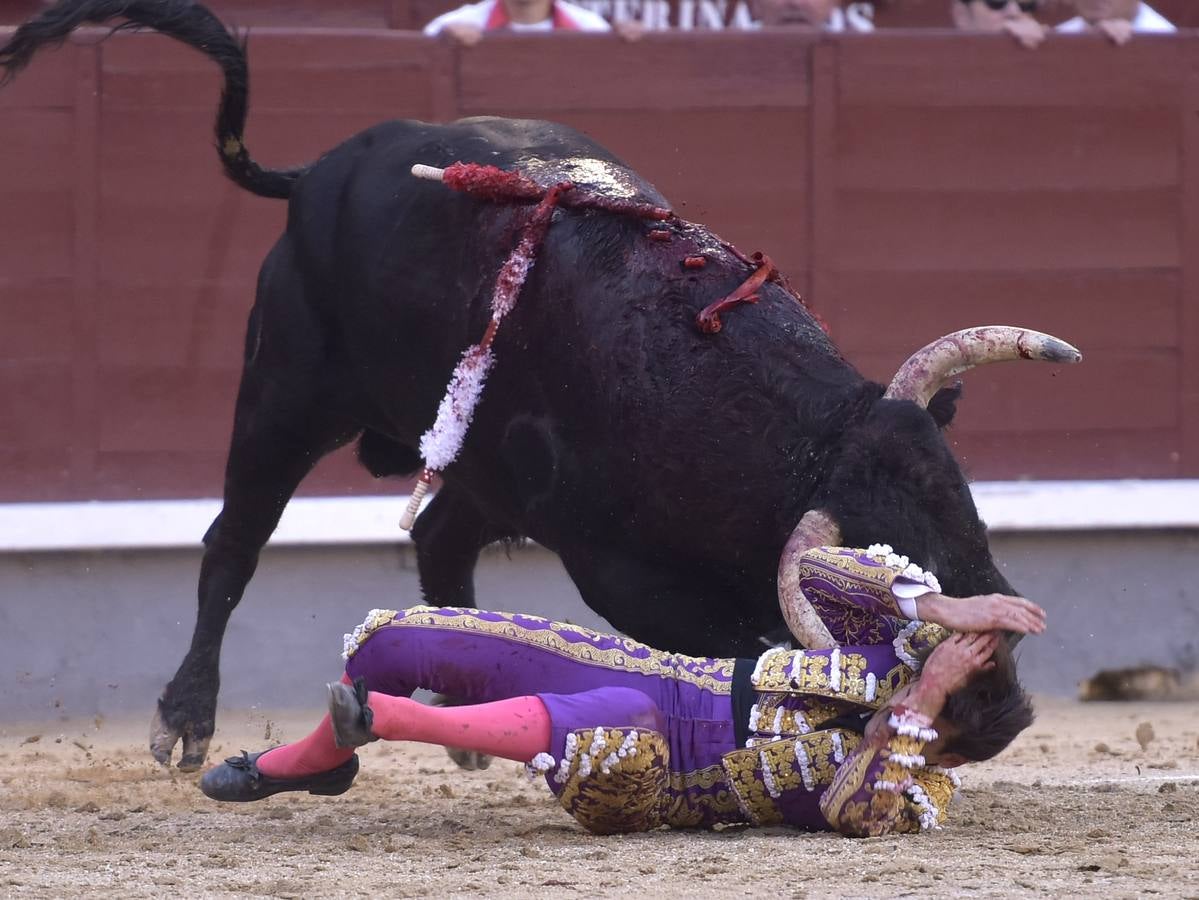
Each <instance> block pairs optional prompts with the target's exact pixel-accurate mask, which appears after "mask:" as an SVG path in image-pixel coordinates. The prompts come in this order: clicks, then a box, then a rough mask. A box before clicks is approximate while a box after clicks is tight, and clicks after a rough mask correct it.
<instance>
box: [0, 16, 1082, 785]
mask: <svg viewBox="0 0 1199 900" xmlns="http://www.w3.org/2000/svg"><path fill="white" fill-rule="evenodd" d="M122 17H123V18H124V19H125V21H126V22H127V23H130V24H131V25H133V26H138V27H149V28H154V29H156V30H159V31H161V32H164V33H167V34H170V35H171V36H173V37H175V38H177V39H179V40H182V41H184V42H186V43H188V44H190V45H192V46H193V47H196V48H197V49H199V50H201V51H202V52H204V53H206V54H208V55H209V56H210V57H211V58H213V59H214V60H215V61H216V62H217V63H218V64H220V65H221V67H222V69H223V70H224V72H225V91H224V93H223V95H222V99H221V104H220V108H219V113H218V118H217V142H218V149H219V151H220V154H221V159H222V163H223V164H224V166H225V170H226V172H227V173H228V174H229V176H230V177H231V178H233V180H234V181H236V182H237V183H238V184H239V185H241V186H242V187H244V188H246V189H248V190H250V191H252V192H254V193H256V194H259V195H261V196H271V197H280V198H282V197H288V198H290V206H289V216H288V223H287V228H286V230H285V232H284V233H283V235H282V236H281V237H280V238H279V240H278V242H277V243H276V244H275V246H274V248H273V249H272V250H271V251H270V253H269V255H268V256H267V258H266V261H265V262H264V264H263V266H262V271H261V275H260V278H259V282H258V291H257V297H256V299H255V302H254V306H253V309H252V310H251V312H250V317H249V326H248V331H247V338H246V345H245V368H244V373H243V376H242V382H241V387H240V390H239V393H238V398H237V408H236V415H235V420H234V427H233V436H232V440H231V443H230V449H229V459H228V465H227V469H226V474H225V486H224V506H223V509H222V511H221V514H220V515H219V516H218V517H217V519H216V521H214V522H213V523H212V526H211V528H210V529H209V530H208V533H207V534H206V535H205V538H204V543H205V546H206V550H205V553H204V559H203V564H202V566H201V571H200V583H199V612H198V616H197V621H196V629H195V633H194V636H193V639H192V644H191V647H190V649H189V650H188V652H187V655H186V657H185V658H184V660H183V662H182V664H181V665H180V667H179V670H178V672H177V673H176V674H175V677H174V678H173V679H172V680H171V682H170V683H169V684H168V685H167V687H166V689H165V691H164V693H163V695H162V698H161V700H160V702H159V710H158V713H157V715H156V717H155V725H154V731H153V734H152V736H151V745H152V747H151V748H152V750H153V752H154V754H155V756H156V757H157V758H158V759H159V760H160V761H162V762H168V761H169V760H170V758H171V755H172V751H173V748H174V746H175V744H176V743H177V742H178V741H179V740H181V739H182V741H183V751H182V759H181V761H180V763H179V765H180V766H181V767H184V768H190V767H196V766H198V765H199V764H200V763H201V762H202V761H203V758H204V756H205V754H206V752H207V747H208V743H209V741H210V739H211V736H212V733H213V728H214V722H215V708H216V697H217V690H218V680H219V676H218V661H219V654H220V647H221V640H222V637H223V635H224V631H225V626H226V623H227V622H228V619H229V615H230V613H231V612H232V610H233V608H234V607H235V606H236V605H237V603H238V601H239V600H240V598H241V596H242V592H243V590H244V589H245V587H246V584H247V582H248V581H249V579H250V577H251V576H252V574H253V572H254V568H255V565H256V563H257V560H258V554H259V551H260V549H261V548H262V546H263V545H264V544H265V542H266V540H267V538H268V537H269V536H270V534H271V532H272V531H273V530H274V528H275V526H276V524H277V522H278V520H279V516H280V514H281V513H282V511H283V508H284V506H285V505H286V503H287V501H288V499H289V498H290V497H291V496H292V493H293V492H294V491H295V489H296V487H297V485H298V484H299V483H300V481H301V480H302V479H303V478H304V476H305V475H306V474H307V473H308V471H309V470H310V469H311V468H312V466H313V464H314V463H315V462H316V461H317V460H318V459H319V458H320V457H321V456H322V455H324V454H326V453H328V452H329V451H331V450H333V449H334V448H336V447H338V446H340V445H343V444H345V443H347V442H349V441H351V440H354V439H355V438H360V444H359V453H360V457H361V459H362V461H363V463H364V464H365V465H366V466H367V467H368V468H369V469H370V470H371V471H372V472H374V473H375V474H376V475H390V474H410V473H413V472H415V471H417V470H418V469H419V468H420V466H421V459H420V456H419V454H418V451H417V449H416V448H417V447H418V442H419V438H420V436H421V434H422V432H424V431H425V429H426V428H428V427H429V425H430V424H431V422H432V419H433V417H434V413H435V411H436V409H437V406H438V403H439V401H440V399H441V397H442V395H443V392H444V390H445V387H446V383H447V379H448V377H449V375H450V372H451V371H452V370H453V368H454V366H455V364H456V362H457V360H458V358H459V355H460V354H461V353H462V351H463V350H464V349H465V348H466V347H468V346H469V345H471V344H472V343H475V342H476V341H478V340H479V338H480V336H481V335H482V334H483V332H484V329H485V327H486V324H487V321H488V318H489V310H488V302H489V298H490V294H491V291H492V288H493V285H494V281H495V277H496V273H497V270H498V268H499V266H500V264H501V263H502V262H503V260H504V258H505V257H506V255H507V253H508V252H509V250H510V249H511V248H512V246H513V243H514V241H515V239H516V236H517V234H518V232H519V227H520V225H521V223H523V222H524V221H525V219H526V218H527V216H528V213H529V209H530V207H529V206H528V205H511V204H495V203H489V202H481V201H478V200H474V199H472V198H470V197H467V196H464V195H462V194H459V193H455V192H453V191H451V190H449V189H448V188H446V187H444V186H442V185H440V184H436V183H431V182H424V181H418V180H417V179H415V178H413V177H412V176H411V174H410V169H411V167H412V165H413V164H414V163H425V164H431V165H435V166H445V165H448V164H450V163H452V162H455V161H459V160H462V161H471V162H480V163H488V164H492V165H495V166H500V167H503V168H517V169H521V170H523V171H525V172H526V173H528V174H530V176H531V177H533V178H535V179H536V180H537V181H539V182H541V183H550V182H556V181H559V180H562V179H571V180H573V181H574V182H576V183H577V184H579V185H581V186H586V187H589V188H592V189H594V190H596V191H599V192H605V193H607V194H609V195H615V196H625V195H632V196H634V197H636V198H638V199H641V200H644V201H648V202H651V203H654V204H659V205H662V206H666V205H667V202H666V200H665V199H664V198H663V197H662V196H661V195H660V194H658V192H657V191H656V190H655V189H654V188H653V187H652V186H651V185H650V184H649V183H648V182H646V181H645V180H644V179H642V178H640V177H639V176H638V175H637V174H636V173H634V172H632V171H630V170H629V169H628V168H626V167H625V166H624V165H623V164H622V163H621V162H620V161H619V160H618V159H616V158H615V157H614V156H612V155H611V154H610V153H609V152H608V151H606V150H605V149H603V148H602V147H600V146H598V145H596V144H595V143H593V142H592V141H590V140H588V139H587V138H586V137H584V136H582V135H580V134H578V133H577V132H575V131H573V130H571V129H569V128H567V127H565V126H562V125H556V124H552V123H547V122H533V121H511V120H504V119H470V120H465V121H461V122H455V123H453V124H449V125H430V124H426V123H423V122H408V121H401V122H387V123H384V124H381V125H378V126H376V127H374V128H371V129H369V130H367V131H364V132H363V133H361V134H359V135H357V136H355V137H353V138H351V139H350V140H348V141H346V142H345V143H343V144H341V145H340V146H338V147H336V148H335V149H333V150H332V151H330V152H329V153H328V154H326V155H325V156H324V157H322V158H321V159H320V160H319V162H317V163H315V164H313V165H311V166H309V167H304V168H299V169H294V170H287V171H280V170H267V169H262V168H261V167H259V166H258V165H257V164H256V163H254V162H253V160H252V159H251V158H250V157H249V154H248V153H247V151H246V150H245V147H244V145H243V143H242V140H241V135H242V131H243V126H244V122H245V115H246V104H247V95H248V91H247V75H246V64H245V56H244V48H243V47H242V46H240V45H239V44H238V42H237V41H236V40H235V39H234V38H233V37H232V36H231V35H230V34H229V33H228V32H227V31H226V29H225V28H224V26H223V25H221V23H220V22H219V21H218V20H217V19H216V18H215V17H214V16H213V15H212V14H211V13H210V12H209V11H207V10H206V9H204V8H203V7H201V6H197V5H194V4H192V3H188V2H183V0H134V2H130V0H65V2H61V3H59V4H57V5H55V6H52V7H50V8H49V9H47V10H46V11H44V12H43V13H42V14H41V15H39V16H38V17H36V18H35V19H33V20H31V21H30V22H27V23H26V24H25V25H23V26H22V27H21V28H20V29H19V30H18V31H17V32H16V34H15V35H14V37H13V38H12V40H11V41H10V42H9V43H8V44H7V45H6V46H5V47H4V48H0V65H3V66H4V67H5V74H6V76H11V75H13V74H14V73H15V72H16V71H17V70H19V69H20V68H21V67H22V66H24V65H25V64H26V63H27V62H28V60H29V58H30V57H31V55H32V54H33V52H34V51H35V50H36V49H37V48H38V47H39V46H41V45H43V44H45V43H54V42H59V41H61V40H62V39H63V38H64V37H65V36H66V35H67V34H69V33H70V31H71V30H72V29H73V28H75V27H76V26H78V25H80V24H83V23H85V22H95V23H102V22H106V21H108V20H110V19H114V18H122ZM661 227H664V228H665V230H667V231H668V232H670V240H669V241H658V240H649V239H648V238H647V231H648V230H649V229H650V228H661ZM692 255H694V256H703V257H705V259H706V264H705V265H704V266H703V267H702V268H687V267H685V266H684V265H683V264H682V260H683V259H684V257H686V256H692ZM751 271H752V270H751V267H750V266H748V265H747V264H746V262H745V261H744V260H743V259H742V258H739V257H738V255H735V254H734V253H733V252H731V251H730V250H729V249H728V248H727V247H725V246H723V245H722V244H721V242H720V241H719V240H718V239H717V238H715V237H714V236H713V235H712V234H711V233H710V232H709V231H707V230H706V229H704V228H702V227H699V226H694V225H688V224H686V223H681V222H678V221H672V222H669V223H667V224H666V225H665V226H661V225H651V224H648V223H646V222H644V221H641V220H639V219H636V218H633V217H628V216H621V215H615V214H612V213H608V212H598V211H580V210H569V209H563V210H559V211H558V212H557V213H556V214H555V218H554V221H553V224H552V226H551V227H550V229H549V232H548V237H547V238H546V240H545V243H544V247H543V248H542V252H541V255H540V257H539V259H538V261H537V263H536V266H535V268H534V270H533V272H532V274H531V275H530V277H529V280H528V282H527V284H526V285H525V288H524V290H523V292H522V294H521V295H520V298H519V303H518V305H517V306H516V309H515V311H514V312H513V313H512V314H511V315H510V316H509V317H508V319H506V320H505V322H504V326H503V329H502V330H501V332H500V334H499V336H498V339H497V341H496V344H495V353H496V357H497V362H496V365H495V367H494V370H493V371H492V373H491V375H490V379H489V382H488V384H487V387H486V390H485V392H484V394H483V399H482V401H481V403H480V405H479V408H478V411H477V415H476V417H475V420H474V423H473V425H472V427H471V429H470V432H469V437H468V439H467V440H466V442H465V446H464V448H463V450H462V453H461V456H460V457H459V459H458V460H457V461H456V462H455V463H454V464H453V465H452V466H450V467H449V469H448V470H447V471H446V472H445V473H444V486H443V487H442V488H441V490H440V491H439V492H438V493H437V494H436V496H435V498H434V499H433V500H432V502H431V504H430V505H429V507H428V508H427V509H426V510H425V512H424V513H423V514H422V515H421V516H420V518H419V519H418V520H417V524H416V527H415V529H414V532H413V537H414V540H415V543H416V548H417V553H418V558H419V564H420V576H421V584H422V587H423V590H424V594H425V599H426V600H427V601H428V602H434V603H441V604H457V605H473V602H474V592H473V587H472V572H473V568H474V566H475V563H476V560H477V556H478V553H479V551H480V549H481V548H482V547H483V546H484V545H486V544H488V543H489V542H492V541H495V540H498V539H514V538H523V537H529V538H532V539H533V540H536V541H537V542H538V543H540V544H542V545H544V546H546V547H548V548H550V549H551V550H553V551H555V552H556V553H557V554H558V555H559V556H560V557H561V559H562V562H563V564H564V565H565V567H566V569H567V571H568V572H569V574H570V577H571V578H572V579H573V580H574V582H575V584H576V585H577V586H578V589H579V591H580V593H581V594H582V597H583V599H584V601H585V602H586V603H587V604H588V606H590V607H591V608H592V609H594V610H595V611H596V612H598V613H600V614H601V615H602V616H604V617H605V618H606V619H608V621H610V622H611V623H612V624H613V625H614V626H615V627H616V628H618V629H620V630H622V631H624V632H626V633H628V634H630V635H631V636H633V637H635V638H637V639H639V640H642V641H646V642H649V643H651V644H656V645H659V646H663V647H668V648H671V649H674V650H677V651H682V652H686V653H693V654H705V655H748V654H753V653H756V652H757V651H759V650H760V649H761V644H760V642H759V638H760V636H761V635H763V634H765V633H768V632H771V631H773V630H775V629H777V628H778V626H779V625H780V624H781V622H782V617H781V616H780V609H779V602H778V598H777V593H776V569H777V567H778V563H779V557H780V552H781V551H782V549H783V547H784V544H786V543H787V541H788V536H789V535H790V534H791V533H792V529H793V528H795V526H796V523H797V522H798V521H799V520H800V519H801V517H802V516H804V514H805V512H806V511H808V510H816V509H819V510H822V511H823V515H824V516H825V518H826V521H828V522H831V523H832V527H833V528H834V529H836V530H839V537H840V539H841V540H842V541H843V542H845V543H848V544H851V545H862V546H864V545H867V544H870V543H873V542H888V543H891V544H893V545H894V546H896V547H897V548H900V549H901V550H902V551H903V552H904V553H907V554H909V555H910V556H911V557H912V558H913V559H915V560H918V561H920V562H921V563H922V564H923V565H925V566H926V567H927V568H929V569H931V570H932V571H933V572H935V573H936V574H937V575H938V576H939V578H940V580H941V583H942V585H943V588H944V590H945V592H946V593H949V594H957V595H968V594H976V593H985V592H991V591H1002V592H1011V587H1010V586H1009V585H1008V583H1007V582H1006V581H1005V580H1004V578H1003V576H1002V575H1000V573H999V572H998V571H997V569H996V567H995V565H994V563H993V561H992V559H991V554H990V551H989V549H988V544H987V535H986V530H985V528H984V526H983V524H982V522H981V521H980V520H979V517H978V514H977V512H976V510H975V508H974V504H973V502H972V500H971V496H970V491H969V489H968V487H967V485H966V482H965V479H964V478H963V475H962V473H961V471H960V469H959V467H958V465H957V463H956V461H955V460H954V458H953V455H952V454H951V453H950V451H949V449H948V448H947V446H946V443H945V441H944V439H943V438H942V435H941V433H940V429H941V428H943V427H944V426H945V425H947V424H948V423H949V421H950V420H951V419H952V417H953V412H954V405H955V401H956V399H957V392H956V389H953V388H950V389H943V390H940V391H939V392H936V393H935V396H934V391H936V389H937V388H938V387H940V385H941V383H942V382H943V381H944V380H945V378H944V377H945V376H946V375H947V374H949V373H952V371H955V370H960V369H961V368H963V366H961V365H949V364H944V365H940V367H939V368H938V367H937V366H933V367H932V368H931V369H929V367H928V366H927V365H926V363H927V360H924V361H923V362H920V363H919V364H918V365H916V368H917V369H918V370H920V372H921V373H922V377H923V378H924V381H925V382H929V380H930V379H931V380H932V381H933V382H935V384H933V385H932V388H931V389H929V388H928V384H927V383H926V384H924V385H923V387H922V388H921V390H920V391H917V392H915V393H912V392H908V393H903V392H892V395H891V396H888V397H884V387H883V386H882V385H880V384H876V383H873V382H870V381H867V380H865V379H864V378H863V377H862V376H861V375H860V374H859V373H858V372H857V371H856V370H855V369H854V368H853V366H852V365H850V364H849V363H848V362H846V361H845V360H844V359H843V358H842V356H841V355H840V353H839V352H838V351H837V349H836V348H835V347H834V346H833V345H832V343H830V341H829V340H828V338H827V337H826V336H825V334H824V332H823V331H822V330H821V328H820V326H819V324H818V323H817V322H816V321H815V320H814V318H813V317H812V316H811V315H810V314H809V313H808V312H807V311H806V310H805V309H804V308H803V307H802V306H801V304H800V303H798V302H797V300H796V299H795V297H794V296H793V295H791V294H790V293H788V292H787V291H786V290H785V289H784V288H783V287H782V286H780V285H779V284H778V283H775V282H767V283H766V284H765V285H763V286H762V287H761V289H760V290H759V291H758V293H759V295H760V301H759V302H758V303H757V304H756V305H753V306H741V307H737V308H736V309H734V310H732V311H731V312H729V313H726V314H725V316H724V321H725V325H724V329H723V331H721V332H720V333H718V334H715V335H711V334H704V333H701V332H700V331H699V330H698V329H697V327H696V323H695V319H696V314H697V312H699V311H700V310H701V309H702V308H703V307H704V306H706V305H707V304H709V303H711V302H712V301H713V300H715V299H716V298H719V297H722V296H724V295H726V294H728V293H730V292H731V291H733V290H734V289H735V288H737V286H738V285H740V284H741V283H742V282H744V281H745V280H746V278H747V277H748V276H749V274H750V273H751ZM1017 343H1018V342H1017ZM1058 349H1059V350H1060V348H1058ZM1018 352H1019V354H1020V355H1024V356H1029V355H1033V356H1038V354H1037V353H1033V354H1030V353H1028V352H1026V350H1025V348H1024V347H1023V346H1021V347H1019V348H1018ZM1013 355H1014V354H1012V353H1009V354H1008V357H1009V358H1010V357H1011V356H1013ZM1039 358H1051V359H1057V360H1059V361H1066V360H1067V358H1068V354H1066V353H1063V352H1048V353H1040V354H1039ZM974 361H975V362H977V361H980V360H979V359H975V360H974ZM905 397H906V398H909V399H902V398H905ZM930 398H931V402H930ZM914 400H915V401H916V402H913V401H914Z"/></svg>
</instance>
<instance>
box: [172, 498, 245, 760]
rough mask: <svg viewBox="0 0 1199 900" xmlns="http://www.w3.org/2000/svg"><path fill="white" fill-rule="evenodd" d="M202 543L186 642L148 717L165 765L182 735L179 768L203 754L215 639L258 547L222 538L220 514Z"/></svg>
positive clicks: (215, 688) (214, 678) (210, 719)
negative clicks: (196, 606)
mask: <svg viewBox="0 0 1199 900" xmlns="http://www.w3.org/2000/svg"><path fill="white" fill-rule="evenodd" d="M205 543H206V545H207V547H206V549H205V552H204V562H203V563H202V564H201V567H200V586H199V610H198V613H197V616H196V629H195V632H194V633H193V634H192V641H191V646H190V647H189V648H188V651H187V655H186V656H185V657H184V658H183V662H182V663H181V664H180V666H179V669H178V671H177V672H175V677H174V678H172V679H171V680H170V682H169V683H168V684H167V686H166V688H165V689H164V690H163V692H162V697H161V698H159V701H158V709H157V711H156V712H155V714H154V718H153V720H152V721H151V723H150V752H151V753H153V754H154V758H155V759H156V760H158V762H160V763H162V764H163V765H169V764H170V762H171V756H172V754H173V752H174V748H175V745H176V744H178V743H179V742H180V741H182V742H183V749H182V756H181V757H180V759H179V768H180V769H183V770H184V771H191V770H194V769H198V768H199V767H200V766H201V765H202V764H203V762H204V758H205V757H206V756H207V754H208V745H209V743H210V742H211V741H212V735H213V732H214V730H215V729H216V702H217V694H218V692H219V691H220V684H221V678H220V659H221V642H222V640H223V639H224V636H225V627H226V626H227V625H228V624H229V615H230V613H232V612H233V608H234V607H235V606H237V604H238V602H239V601H240V600H241V596H242V593H243V592H244V591H245V588H246V584H247V583H248V582H249V580H250V578H251V576H253V574H254V569H255V567H256V566H257V562H258V548H254V549H253V551H246V550H245V549H242V548H238V547H236V546H231V545H230V544H229V543H228V541H227V539H226V540H222V537H221V518H220V517H218V518H217V521H216V522H214V523H213V527H212V528H211V529H210V530H209V533H208V535H206V536H205Z"/></svg>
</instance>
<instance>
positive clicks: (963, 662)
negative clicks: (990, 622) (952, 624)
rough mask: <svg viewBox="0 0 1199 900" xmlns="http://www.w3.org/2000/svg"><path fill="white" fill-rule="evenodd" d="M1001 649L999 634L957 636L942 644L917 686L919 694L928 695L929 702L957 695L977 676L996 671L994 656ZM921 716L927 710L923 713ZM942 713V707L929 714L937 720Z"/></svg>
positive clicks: (926, 663)
mask: <svg viewBox="0 0 1199 900" xmlns="http://www.w3.org/2000/svg"><path fill="white" fill-rule="evenodd" d="M998 645H999V634H998V632H994V631H989V632H986V633H985V634H955V635H953V636H951V637H949V638H946V639H945V640H944V641H942V642H941V643H939V644H938V645H937V646H936V648H935V649H934V650H933V652H932V653H930V654H929V656H928V659H926V660H925V661H924V667H923V668H922V669H921V671H920V680H919V681H918V682H917V683H916V691H917V693H920V694H925V695H926V696H927V698H928V699H930V700H933V699H939V700H940V701H941V703H944V698H945V697H948V696H949V695H950V694H952V693H953V692H954V691H957V690H960V689H961V688H963V687H965V686H966V682H968V681H969V680H970V677H971V676H972V675H974V673H975V672H982V671H985V670H986V669H990V668H993V667H994V666H995V663H994V662H992V661H991V654H992V653H994V652H995V648H996V647H997V646H998ZM921 711H922V712H924V711H927V710H921ZM939 712H940V706H939V705H938V707H937V709H936V710H934V711H931V712H929V714H930V715H933V716H935V715H936V714H937V713H939Z"/></svg>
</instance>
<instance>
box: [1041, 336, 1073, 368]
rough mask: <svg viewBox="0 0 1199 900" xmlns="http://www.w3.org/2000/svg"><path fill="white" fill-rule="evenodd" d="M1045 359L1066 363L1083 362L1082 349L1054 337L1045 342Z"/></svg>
mask: <svg viewBox="0 0 1199 900" xmlns="http://www.w3.org/2000/svg"><path fill="white" fill-rule="evenodd" d="M1045 359H1046V360H1047V361H1048V362H1055V363H1066V364H1070V363H1076V362H1082V351H1080V350H1079V349H1078V348H1077V347H1075V346H1074V345H1073V344H1067V343H1066V342H1065V341H1063V340H1060V339H1058V338H1053V339H1051V340H1049V341H1047V342H1046V344H1045Z"/></svg>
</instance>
